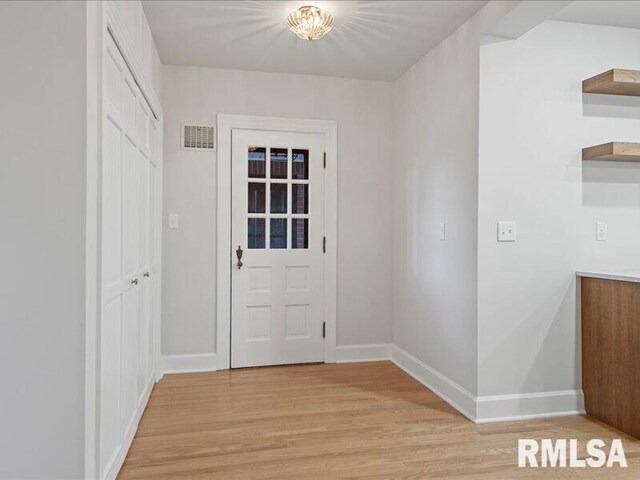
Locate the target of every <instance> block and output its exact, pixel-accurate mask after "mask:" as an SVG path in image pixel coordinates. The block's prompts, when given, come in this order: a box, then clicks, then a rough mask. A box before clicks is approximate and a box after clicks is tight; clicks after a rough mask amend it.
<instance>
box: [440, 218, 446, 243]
mask: <svg viewBox="0 0 640 480" xmlns="http://www.w3.org/2000/svg"><path fill="white" fill-rule="evenodd" d="M438 238H439V239H440V240H441V241H444V240H446V238H447V224H446V223H445V222H440V223H438Z"/></svg>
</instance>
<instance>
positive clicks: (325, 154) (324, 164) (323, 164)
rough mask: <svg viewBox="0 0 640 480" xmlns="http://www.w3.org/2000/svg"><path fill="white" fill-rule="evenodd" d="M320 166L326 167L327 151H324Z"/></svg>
mask: <svg viewBox="0 0 640 480" xmlns="http://www.w3.org/2000/svg"><path fill="white" fill-rule="evenodd" d="M322 167H323V168H327V152H324V157H323V160H322Z"/></svg>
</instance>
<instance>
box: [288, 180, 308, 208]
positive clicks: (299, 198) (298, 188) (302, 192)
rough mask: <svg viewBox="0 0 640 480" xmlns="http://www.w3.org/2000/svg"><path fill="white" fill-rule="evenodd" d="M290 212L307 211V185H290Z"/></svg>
mask: <svg viewBox="0 0 640 480" xmlns="http://www.w3.org/2000/svg"><path fill="white" fill-rule="evenodd" d="M291 213H309V185H307V184H306V183H304V184H301V183H294V184H292V185H291Z"/></svg>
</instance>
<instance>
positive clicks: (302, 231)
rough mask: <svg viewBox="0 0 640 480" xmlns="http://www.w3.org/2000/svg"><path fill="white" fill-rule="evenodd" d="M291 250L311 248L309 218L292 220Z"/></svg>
mask: <svg viewBox="0 0 640 480" xmlns="http://www.w3.org/2000/svg"><path fill="white" fill-rule="evenodd" d="M291 248H309V220H308V219H307V218H294V219H292V220H291Z"/></svg>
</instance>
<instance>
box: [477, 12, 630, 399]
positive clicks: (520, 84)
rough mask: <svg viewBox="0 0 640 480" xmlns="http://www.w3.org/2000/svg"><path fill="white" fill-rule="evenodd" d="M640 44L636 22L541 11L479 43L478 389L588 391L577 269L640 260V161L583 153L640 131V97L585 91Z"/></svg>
mask: <svg viewBox="0 0 640 480" xmlns="http://www.w3.org/2000/svg"><path fill="white" fill-rule="evenodd" d="M638 45H640V31H638V30H632V29H623V28H614V27H601V26H592V25H580V24H571V23H561V22H545V23H543V24H541V25H540V26H538V27H537V28H535V29H534V30H532V31H530V32H529V33H528V34H526V35H524V36H523V37H521V38H520V39H518V40H514V41H509V42H502V43H494V44H490V45H485V46H483V47H482V53H481V75H480V78H481V82H480V174H479V178H480V188H479V242H478V243H479V245H478V249H479V255H478V257H479V272H478V275H479V295H478V304H479V319H478V330H479V346H478V355H479V367H478V372H479V373H478V385H479V387H478V390H479V395H500V394H518V393H529V392H549V391H558V390H572V389H579V388H580V362H579V352H580V350H579V342H580V340H579V337H580V336H579V319H578V318H577V315H576V302H577V299H576V281H575V271H576V270H577V269H583V268H584V269H592V268H593V269H633V268H635V269H638V268H639V267H640V166H639V165H638V164H627V165H623V164H616V163H583V162H582V161H581V149H582V147H585V146H590V145H597V144H599V143H604V142H609V141H614V140H619V141H640V133H639V132H640V101H638V99H637V98H635V97H619V96H606V95H588V94H585V95H583V94H582V93H581V82H582V80H583V79H586V78H589V77H591V76H593V75H595V74H598V73H600V72H602V71H605V70H608V69H610V68H613V67H618V68H631V69H640V50H639V49H638ZM498 220H514V221H517V222H518V240H517V242H516V243H497V242H496V222H497V221H498ZM596 221H606V222H608V226H609V241H608V242H596V234H595V224H596Z"/></svg>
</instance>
